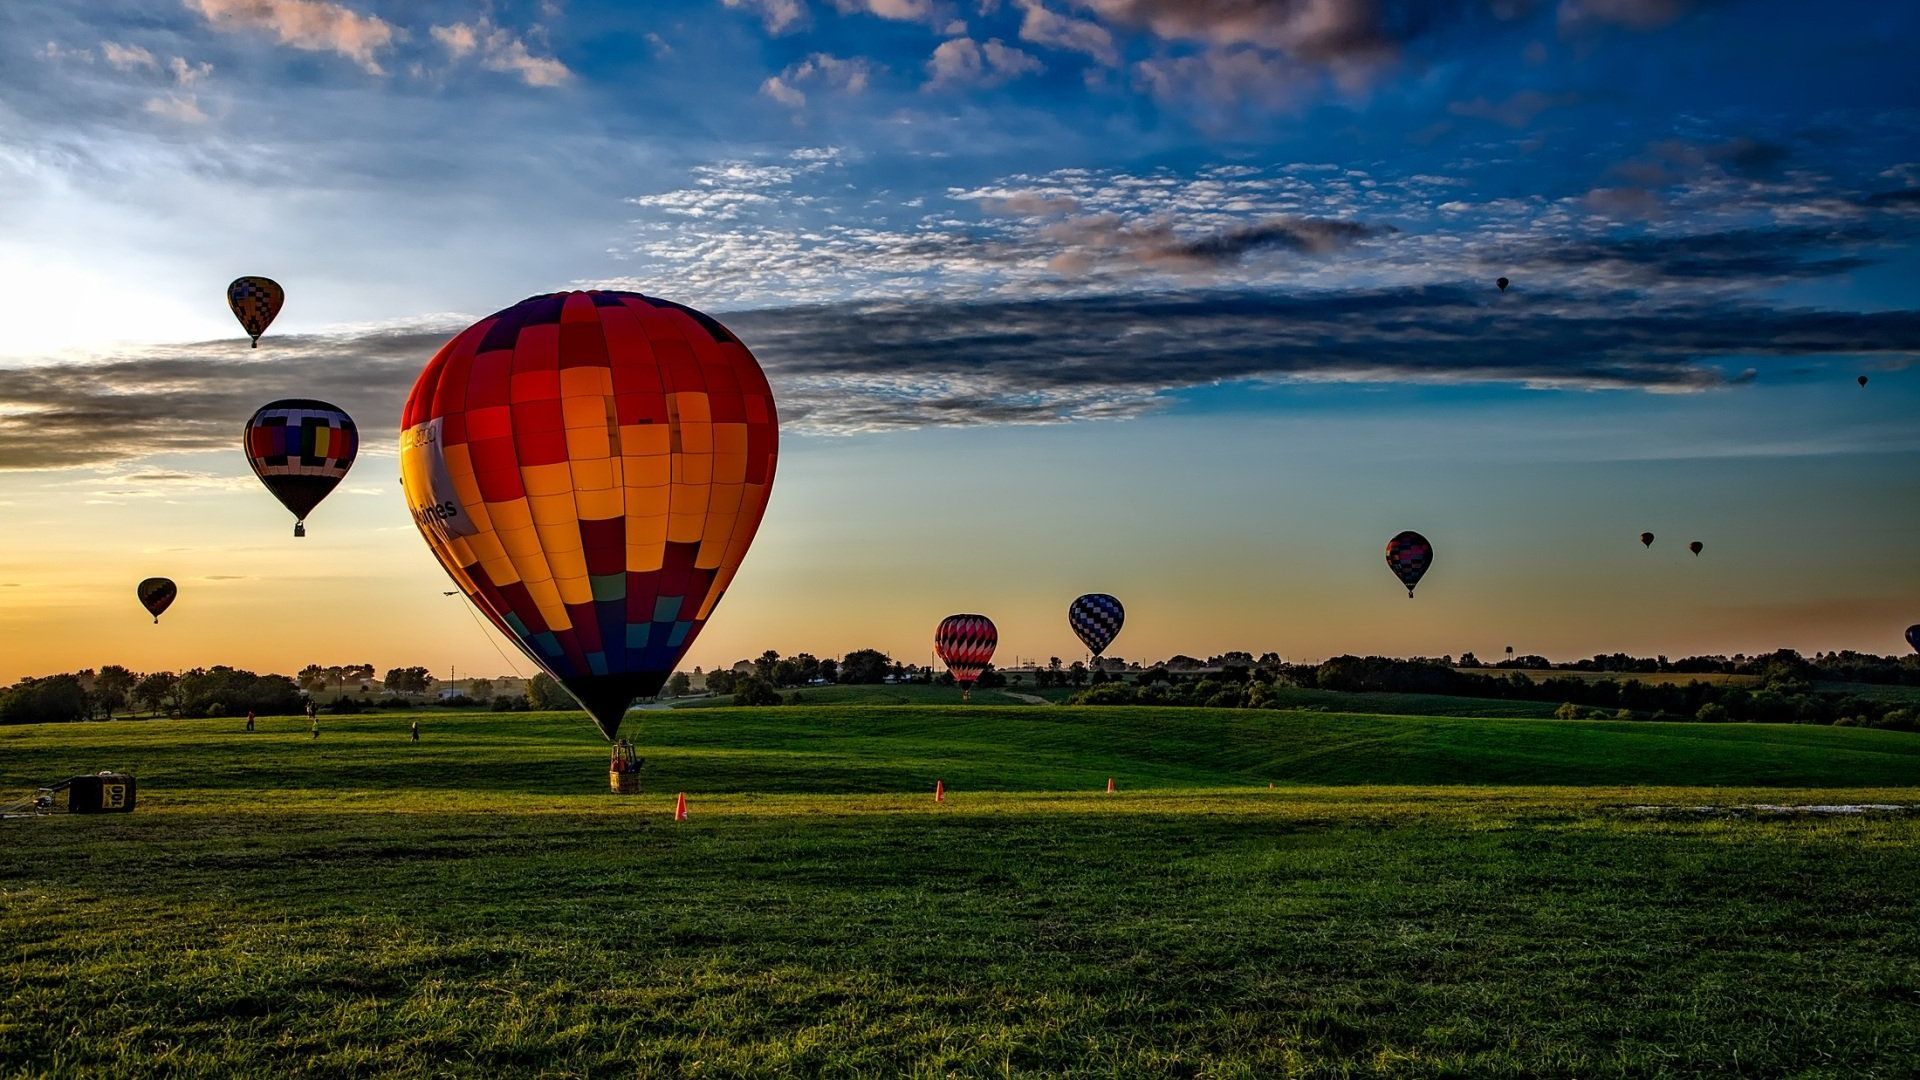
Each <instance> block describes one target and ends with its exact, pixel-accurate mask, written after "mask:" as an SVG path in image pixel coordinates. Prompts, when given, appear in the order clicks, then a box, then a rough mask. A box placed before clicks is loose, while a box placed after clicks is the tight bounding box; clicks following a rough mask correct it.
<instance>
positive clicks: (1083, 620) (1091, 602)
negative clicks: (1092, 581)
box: [1067, 593, 1127, 657]
mask: <svg viewBox="0 0 1920 1080" xmlns="http://www.w3.org/2000/svg"><path fill="white" fill-rule="evenodd" d="M1126 621H1127V609H1126V608H1123V607H1121V606H1120V601H1119V599H1118V598H1117V597H1113V596H1108V595H1107V594H1106V593H1088V594H1087V595H1085V596H1082V597H1079V598H1077V599H1075V600H1074V602H1073V603H1071V604H1068V605H1067V625H1069V626H1071V627H1073V632H1074V633H1075V634H1076V635H1078V636H1079V638H1080V641H1081V642H1082V643H1083V644H1085V645H1086V647H1087V651H1088V652H1090V653H1092V654H1093V655H1094V656H1095V657H1098V656H1099V655H1100V654H1101V653H1103V652H1106V651H1107V646H1109V645H1111V644H1113V639H1114V638H1115V637H1117V636H1118V635H1119V633H1120V626H1121V624H1122V623H1124V622H1126Z"/></svg>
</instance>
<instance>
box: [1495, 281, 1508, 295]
mask: <svg viewBox="0 0 1920 1080" xmlns="http://www.w3.org/2000/svg"><path fill="white" fill-rule="evenodd" d="M1494 284H1495V285H1498V286H1500V291H1501V292H1506V291H1507V279H1506V278H1500V279H1498V280H1496V281H1495V282H1494Z"/></svg>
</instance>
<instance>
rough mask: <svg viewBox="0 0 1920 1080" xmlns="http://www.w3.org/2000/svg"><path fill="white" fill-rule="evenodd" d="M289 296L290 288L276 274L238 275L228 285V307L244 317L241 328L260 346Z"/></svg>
mask: <svg viewBox="0 0 1920 1080" xmlns="http://www.w3.org/2000/svg"><path fill="white" fill-rule="evenodd" d="M286 299H287V294H286V291H285V290H283V289H281V288H280V283H279V282H277V281H275V280H273V279H272V278H264V277H243V278H234V279H233V284H231V285H228V286H227V307H229V308H231V309H232V310H233V317H234V318H236V319H239V320H240V327H241V329H243V330H245V331H246V332H247V336H248V337H250V338H252V339H253V346H254V348H256V349H257V348H259V347H260V335H261V334H264V333H266V332H267V327H268V326H270V325H272V324H273V317H274V316H275V315H278V314H280V305H281V304H283V303H285V302H286Z"/></svg>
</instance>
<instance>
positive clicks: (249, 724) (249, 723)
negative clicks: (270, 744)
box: [247, 709, 253, 731]
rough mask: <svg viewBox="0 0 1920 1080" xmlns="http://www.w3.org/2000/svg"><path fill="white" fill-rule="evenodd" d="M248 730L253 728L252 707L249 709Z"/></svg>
mask: <svg viewBox="0 0 1920 1080" xmlns="http://www.w3.org/2000/svg"><path fill="white" fill-rule="evenodd" d="M247 730H248V731H252V730H253V710H252V709H248V710H247Z"/></svg>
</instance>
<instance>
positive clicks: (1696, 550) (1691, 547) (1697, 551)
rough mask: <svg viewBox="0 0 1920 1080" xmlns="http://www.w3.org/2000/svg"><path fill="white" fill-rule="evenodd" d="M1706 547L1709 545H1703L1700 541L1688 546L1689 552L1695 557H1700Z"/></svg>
mask: <svg viewBox="0 0 1920 1080" xmlns="http://www.w3.org/2000/svg"><path fill="white" fill-rule="evenodd" d="M1706 546H1707V545H1705V544H1703V543H1701V542H1700V541H1698V540H1695V541H1694V542H1693V543H1691V544H1688V545H1687V550H1688V551H1691V552H1693V553H1694V554H1695V555H1698V554H1700V552H1701V551H1702V550H1703V549H1705V548H1706Z"/></svg>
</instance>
